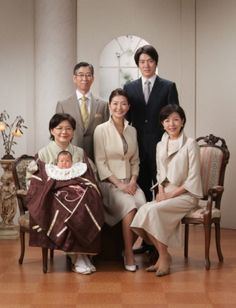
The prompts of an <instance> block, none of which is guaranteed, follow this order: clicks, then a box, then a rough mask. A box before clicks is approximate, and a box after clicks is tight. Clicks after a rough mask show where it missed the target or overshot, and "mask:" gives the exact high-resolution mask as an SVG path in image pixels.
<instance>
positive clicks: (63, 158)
mask: <svg viewBox="0 0 236 308" xmlns="http://www.w3.org/2000/svg"><path fill="white" fill-rule="evenodd" d="M72 164H73V162H72V155H71V153H70V152H69V151H61V152H59V153H58V155H57V167H59V168H61V169H68V168H70V167H72Z"/></svg>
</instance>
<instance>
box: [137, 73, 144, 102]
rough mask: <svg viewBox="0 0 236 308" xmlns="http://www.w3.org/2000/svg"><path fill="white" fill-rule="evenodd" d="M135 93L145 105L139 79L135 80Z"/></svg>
mask: <svg viewBox="0 0 236 308" xmlns="http://www.w3.org/2000/svg"><path fill="white" fill-rule="evenodd" d="M136 91H137V94H138V96H139V97H140V100H141V101H142V102H143V103H144V104H145V105H146V102H145V98H144V94H143V85H142V79H141V78H139V79H138V80H137V85H136Z"/></svg>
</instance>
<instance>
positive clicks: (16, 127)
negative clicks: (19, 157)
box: [0, 110, 27, 159]
mask: <svg viewBox="0 0 236 308" xmlns="http://www.w3.org/2000/svg"><path fill="white" fill-rule="evenodd" d="M9 119H10V116H9V114H8V113H7V112H6V110H4V111H3V112H2V113H0V132H1V134H2V139H3V146H4V148H5V155H4V156H3V157H2V159H14V157H13V156H12V155H11V153H12V154H15V152H14V151H13V149H12V147H13V146H14V145H16V144H17V143H16V141H15V140H14V138H15V137H21V136H22V135H23V129H24V128H27V126H25V125H24V119H23V118H22V117H21V116H17V117H16V118H15V120H14V121H13V122H12V123H11V124H9V123H8V121H9Z"/></svg>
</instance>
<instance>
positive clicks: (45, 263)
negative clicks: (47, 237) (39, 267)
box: [42, 248, 48, 273]
mask: <svg viewBox="0 0 236 308" xmlns="http://www.w3.org/2000/svg"><path fill="white" fill-rule="evenodd" d="M42 257H43V272H44V273H47V271H48V248H42Z"/></svg>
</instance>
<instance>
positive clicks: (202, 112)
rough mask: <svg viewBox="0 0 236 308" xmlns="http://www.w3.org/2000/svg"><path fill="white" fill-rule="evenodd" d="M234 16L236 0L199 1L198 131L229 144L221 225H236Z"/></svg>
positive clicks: (235, 52) (235, 24)
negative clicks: (223, 139) (228, 160)
mask: <svg viewBox="0 0 236 308" xmlns="http://www.w3.org/2000/svg"><path fill="white" fill-rule="evenodd" d="M213 4H214V5H213ZM235 16H236V1H234V0H227V1H223V0H214V1H213V0H198V1H197V39H196V41H197V66H196V73H197V82H196V93H197V112H196V119H197V122H196V126H197V135H198V136H202V135H205V134H208V133H213V134H215V135H217V136H222V137H224V138H225V140H226V142H227V144H228V147H229V150H230V154H231V157H230V162H229V166H228V168H227V172H226V180H225V193H224V197H223V206H224V207H223V215H222V225H223V226H225V227H229V228H236V207H235V205H234V203H235V201H236V185H235V178H236V141H235V140H236V137H235V130H236V121H235V114H236V104H235V100H236V74H235V71H236V57H235V54H236V38H235V29H236V18H235Z"/></svg>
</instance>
